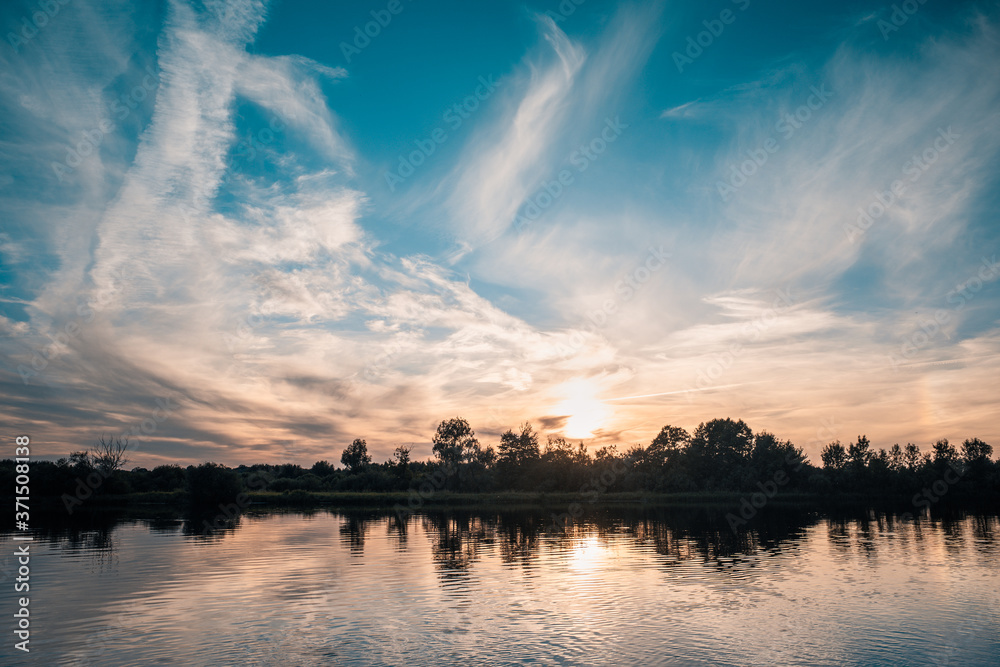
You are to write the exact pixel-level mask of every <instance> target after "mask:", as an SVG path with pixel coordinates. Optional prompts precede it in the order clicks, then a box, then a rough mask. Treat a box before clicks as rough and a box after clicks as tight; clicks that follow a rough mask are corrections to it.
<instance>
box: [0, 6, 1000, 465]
mask: <svg viewBox="0 0 1000 667" xmlns="http://www.w3.org/2000/svg"><path fill="white" fill-rule="evenodd" d="M377 21H381V24H379V23H377ZM998 21H1000V8H998V4H997V3H996V2H966V3H960V2H952V3H934V2H926V3H925V4H921V3H919V2H918V1H916V0H913V1H912V2H910V3H902V4H900V3H897V4H895V5H894V4H893V3H888V4H883V3H879V2H848V3H839V4H829V3H828V4H826V5H822V6H809V5H806V4H803V3H791V2H771V3H767V2H763V1H762V0H738V1H735V2H734V1H726V2H715V3H709V4H704V3H669V2H659V3H610V2H598V1H597V0H585V1H584V2H581V3H579V4H576V3H574V2H573V1H572V0H567V1H566V2H563V3H562V4H559V3H558V2H538V3H531V4H527V3H523V2H499V3H490V4H489V5H488V6H480V4H479V3H459V2H438V3H435V2H429V1H428V2H421V1H411V0H399V2H398V3H397V2H388V1H386V2H373V3H299V2H280V3H271V4H266V3H259V2H228V3H221V2H202V3H195V4H188V3H184V2H172V3H161V4H139V5H133V4H132V3H115V2H108V3H92V4H88V3H87V2H84V1H83V0H68V1H67V2H65V3H59V2H58V0H55V1H54V2H53V3H51V4H46V3H44V2H43V3H41V4H38V3H30V2H20V3H18V2H14V3H6V4H5V5H4V7H3V8H2V9H0V28H2V29H3V34H4V35H5V39H4V41H3V45H2V46H0V59H2V61H3V62H2V68H0V71H2V75H0V104H2V105H3V108H2V115H0V156H2V159H0V214H2V218H0V219H2V223H0V224H2V231H0V261H2V264H0V328H2V330H3V336H2V338H0V354H2V355H3V360H4V364H3V365H2V367H0V395H2V401H0V414H2V419H3V421H4V422H5V423H6V424H7V425H8V426H9V427H10V428H9V429H8V430H10V431H11V432H13V431H17V432H19V433H21V432H23V433H27V434H29V435H31V436H32V437H33V439H34V441H35V442H36V443H37V445H38V447H39V451H40V452H41V453H43V454H46V455H51V456H57V455H65V454H66V453H67V452H69V451H70V450H72V449H78V448H82V447H84V446H86V445H88V444H90V443H92V442H93V441H94V440H95V439H96V437H98V436H99V435H100V434H102V433H105V434H107V433H114V434H118V433H124V434H131V435H132V438H133V441H135V442H137V445H138V448H137V451H136V452H135V454H134V457H133V458H134V460H135V461H136V462H138V463H141V464H143V465H155V464H158V463H162V462H168V461H179V462H195V461H203V460H216V461H220V462H224V463H240V462H253V461H286V460H292V461H297V462H301V463H311V462H312V461H315V460H317V459H320V458H326V459H330V460H334V459H336V458H337V456H338V455H339V451H340V449H341V448H342V447H343V446H344V445H345V444H346V443H347V442H349V441H350V440H351V439H353V438H355V437H364V438H366V439H367V440H368V443H369V447H370V449H371V450H373V453H374V454H375V456H376V458H383V457H388V455H389V453H390V452H391V451H392V449H393V448H394V447H395V445H396V444H400V443H413V444H414V446H415V455H416V456H418V457H419V456H426V455H429V453H430V445H429V440H430V436H431V435H432V433H433V430H434V427H435V426H436V424H437V423H438V422H439V421H440V420H442V419H444V418H447V417H451V416H455V415H461V416H464V417H466V418H467V419H469V421H470V422H471V423H472V425H473V427H474V428H475V429H476V430H477V432H478V433H479V435H480V436H481V439H482V440H483V441H484V442H485V443H491V442H495V441H496V440H497V438H498V436H499V433H500V432H501V431H503V430H506V429H507V428H510V427H516V426H517V425H518V424H519V423H520V422H522V421H525V420H530V421H532V422H533V423H534V424H535V426H536V428H538V429H539V430H541V431H542V432H543V433H546V434H549V435H553V436H558V435H563V436H566V437H569V438H573V439H584V440H585V441H586V442H587V443H588V444H589V445H590V446H591V448H592V449H593V448H595V447H596V446H600V445H604V444H611V443H620V444H622V445H625V446H627V445H630V444H633V443H636V442H639V443H648V441H649V440H650V439H651V438H652V436H653V435H655V433H656V432H658V431H659V429H660V428H661V427H662V426H663V425H665V424H672V425H678V426H683V427H685V428H688V429H689V430H690V429H693V428H694V427H695V426H697V424H698V423H699V422H701V421H704V420H707V419H711V418H714V417H725V416H731V417H734V418H743V419H745V420H746V421H747V422H748V423H749V424H750V425H751V426H752V427H753V428H755V429H766V430H769V431H772V432H775V433H777V434H779V435H781V436H782V437H789V438H791V439H793V440H794V441H795V442H796V443H797V444H799V445H801V446H804V447H805V448H806V451H807V452H808V453H810V454H811V455H812V456H813V457H814V458H816V457H817V454H818V451H819V449H820V447H821V446H822V445H823V444H825V443H826V442H828V441H830V440H833V439H838V438H839V439H841V440H849V439H853V438H854V437H856V436H857V435H858V434H860V433H867V434H868V435H869V436H870V437H871V438H872V440H873V442H874V443H875V445H876V446H886V447H887V446H889V445H891V444H893V443H894V442H900V443H903V442H907V441H911V442H916V443H918V444H920V445H922V446H924V447H927V446H928V445H929V444H930V443H931V442H933V441H934V440H936V439H938V438H944V437H947V438H951V439H957V440H961V439H963V438H965V437H971V436H977V437H981V438H983V439H985V440H987V441H995V440H997V439H998V436H1000V431H998V419H997V417H998V413H997V405H998V400H997V399H998V396H997V382H996V377H997V371H998V368H1000V356H998V353H1000V327H998V319H997V313H998V308H997V306H998V304H1000V286H998V282H1000V269H997V268H995V267H994V263H995V262H996V252H997V249H998V247H1000V233H998V229H1000V226H998V225H997V222H996V217H995V211H996V210H997V204H998V201H997V199H998V197H997V194H996V193H997V192H998V191H1000V190H998V188H997V187H996V186H997V183H996V181H997V173H998V170H997V165H998V162H997V158H998V149H1000V124H998V122H997V121H998V109H1000V105H998V101H1000V100H998V94H1000V80H998V79H997V77H996V74H995V71H996V66H997V63H998V55H1000V40H998V38H1000V33H998V28H1000V24H998ZM365 30H367V31H368V33H369V35H367V36H366V35H365V34H364V33H365Z"/></svg>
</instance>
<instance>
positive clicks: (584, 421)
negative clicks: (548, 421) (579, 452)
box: [556, 384, 611, 439]
mask: <svg viewBox="0 0 1000 667" xmlns="http://www.w3.org/2000/svg"><path fill="white" fill-rule="evenodd" d="M567 394H568V395H567V396H566V398H565V399H564V400H563V401H562V402H561V403H559V405H557V406H556V412H557V413H558V414H560V415H565V416H566V417H567V419H566V425H565V426H564V427H563V435H564V436H566V437H567V438H571V439H577V438H590V437H593V435H594V432H595V431H599V430H600V429H601V428H603V427H604V425H605V423H606V422H607V420H608V417H609V416H610V414H611V411H610V410H609V409H608V406H607V405H605V404H604V402H603V401H600V400H598V399H597V398H596V396H595V395H594V394H595V392H594V387H592V386H590V385H588V384H573V385H571V386H570V387H568V391H567Z"/></svg>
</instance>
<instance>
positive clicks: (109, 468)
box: [90, 435, 128, 477]
mask: <svg viewBox="0 0 1000 667" xmlns="http://www.w3.org/2000/svg"><path fill="white" fill-rule="evenodd" d="M127 451H128V438H127V437H124V438H123V437H114V438H108V437H105V436H103V435H102V436H101V439H100V440H98V441H97V444H96V445H95V446H94V449H93V450H92V451H91V453H90V460H91V462H92V463H93V465H94V467H95V468H97V469H98V470H99V471H100V472H101V474H103V475H104V476H105V477H110V476H111V474H112V473H114V472H117V471H119V470H121V469H122V468H123V467H125V464H126V463H128V457H127V456H126V452H127Z"/></svg>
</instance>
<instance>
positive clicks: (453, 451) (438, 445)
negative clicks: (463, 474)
mask: <svg viewBox="0 0 1000 667" xmlns="http://www.w3.org/2000/svg"><path fill="white" fill-rule="evenodd" d="M432 442H433V443H434V446H433V450H434V453H435V454H436V455H437V457H438V460H439V461H441V463H443V464H445V465H448V466H457V465H458V464H459V463H461V462H462V461H467V460H474V458H475V455H476V453H477V452H478V451H479V441H478V440H476V432H475V431H473V430H472V427H471V426H469V422H467V421H465V420H464V419H462V418H461V417H455V418H453V419H447V420H445V421H443V422H441V423H440V424H439V425H438V427H437V432H436V433H435V434H434V438H433V440H432Z"/></svg>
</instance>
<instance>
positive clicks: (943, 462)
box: [931, 439, 958, 468]
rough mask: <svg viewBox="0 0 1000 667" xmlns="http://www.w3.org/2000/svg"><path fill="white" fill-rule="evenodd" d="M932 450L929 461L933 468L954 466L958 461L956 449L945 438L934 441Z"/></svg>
mask: <svg viewBox="0 0 1000 667" xmlns="http://www.w3.org/2000/svg"><path fill="white" fill-rule="evenodd" d="M933 452H934V453H933V456H932V458H931V462H932V463H933V464H934V467H935V468H944V467H945V466H954V465H955V464H957V463H958V451H957V450H956V449H955V446H954V445H952V444H950V443H949V442H948V440H947V439H945V440H938V441H937V442H935V443H934V449H933Z"/></svg>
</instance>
